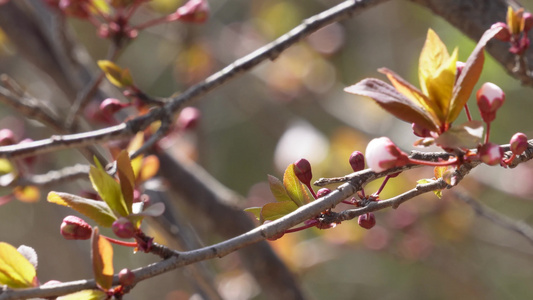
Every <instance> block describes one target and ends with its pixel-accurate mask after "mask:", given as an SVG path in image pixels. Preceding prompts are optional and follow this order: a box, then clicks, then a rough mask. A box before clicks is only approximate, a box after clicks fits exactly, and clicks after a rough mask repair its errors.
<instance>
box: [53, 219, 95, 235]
mask: <svg viewBox="0 0 533 300" xmlns="http://www.w3.org/2000/svg"><path fill="white" fill-rule="evenodd" d="M60 232H61V235H62V236H63V237H64V238H65V239H67V240H88V239H89V238H91V234H92V232H93V229H92V227H91V225H89V224H88V223H87V222H85V221H84V220H83V219H81V218H78V217H76V216H67V217H65V218H64V219H63V223H61V229H60Z"/></svg>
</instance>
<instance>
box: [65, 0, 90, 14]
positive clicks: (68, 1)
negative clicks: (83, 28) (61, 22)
mask: <svg viewBox="0 0 533 300" xmlns="http://www.w3.org/2000/svg"><path fill="white" fill-rule="evenodd" d="M89 5H90V3H89V0H60V1H59V8H60V9H61V10H62V11H63V13H65V14H66V15H69V16H73V17H76V18H80V19H86V18H87V17H89Z"/></svg>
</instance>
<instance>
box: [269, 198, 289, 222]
mask: <svg viewBox="0 0 533 300" xmlns="http://www.w3.org/2000/svg"><path fill="white" fill-rule="evenodd" d="M296 209H298V206H297V205H296V204H295V203H294V202H293V201H283V202H271V203H267V204H265V205H264V206H263V208H262V209H261V221H262V222H264V221H274V220H277V219H279V218H281V217H283V216H285V215H287V214H289V213H291V212H293V211H295V210H296Z"/></svg>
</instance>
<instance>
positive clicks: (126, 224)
mask: <svg viewBox="0 0 533 300" xmlns="http://www.w3.org/2000/svg"><path fill="white" fill-rule="evenodd" d="M111 229H113V232H114V233H115V234H116V235H117V236H118V237H119V238H123V239H131V238H132V237H133V236H135V232H136V229H135V226H134V225H133V223H132V222H131V221H130V220H128V219H127V218H124V217H120V218H118V219H117V220H116V221H115V222H113V225H111Z"/></svg>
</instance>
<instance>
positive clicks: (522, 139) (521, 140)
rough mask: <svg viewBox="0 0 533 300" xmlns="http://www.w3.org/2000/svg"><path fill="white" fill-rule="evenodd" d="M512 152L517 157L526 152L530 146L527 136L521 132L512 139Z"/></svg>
mask: <svg viewBox="0 0 533 300" xmlns="http://www.w3.org/2000/svg"><path fill="white" fill-rule="evenodd" d="M510 144H511V152H513V154H516V155H520V154H522V153H524V151H526V149H527V147H528V146H529V144H528V142H527V136H526V135H525V134H523V133H521V132H517V133H515V134H514V135H513V137H511V142H510Z"/></svg>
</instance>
